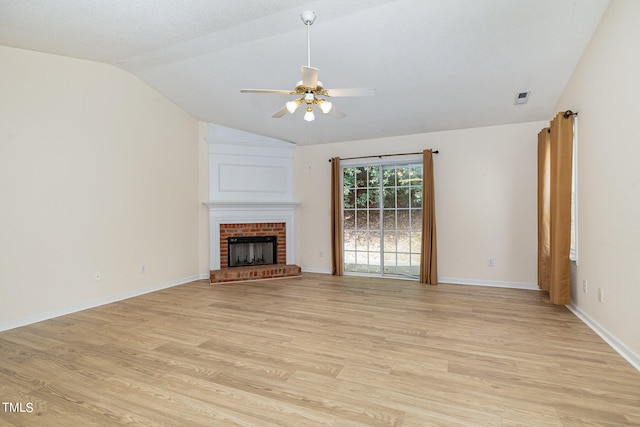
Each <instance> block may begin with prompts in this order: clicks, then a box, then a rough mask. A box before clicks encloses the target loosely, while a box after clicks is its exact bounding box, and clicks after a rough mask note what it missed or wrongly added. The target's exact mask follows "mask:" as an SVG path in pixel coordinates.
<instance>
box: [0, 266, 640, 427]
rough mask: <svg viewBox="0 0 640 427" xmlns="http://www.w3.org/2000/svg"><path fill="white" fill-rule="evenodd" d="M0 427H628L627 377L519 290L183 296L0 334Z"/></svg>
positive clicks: (273, 284)
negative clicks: (132, 426)
mask: <svg viewBox="0 0 640 427" xmlns="http://www.w3.org/2000/svg"><path fill="white" fill-rule="evenodd" d="M0 400H1V401H2V402H9V403H12V404H14V406H13V409H14V410H15V409H16V408H17V406H15V404H17V403H20V404H21V405H22V408H23V409H25V408H27V406H26V404H27V403H29V404H31V405H32V406H33V411H31V412H27V411H26V410H25V411H23V412H15V411H13V412H12V411H11V410H8V409H11V408H10V407H9V406H8V405H4V404H3V406H0V425H2V426H14V425H15V426H39V425H42V426H57V425H60V426H76V425H77V426H90V425H99V426H105V425H123V424H130V425H145V426H147V425H148V426H199V425H202V426H295V427H299V426H402V427H410V426H411V427H417V426H420V427H423V426H536V427H539V426H585V425H590V426H623V425H640V372H638V371H637V370H635V369H634V368H633V367H632V366H631V365H629V364H628V363H627V362H626V361H625V360H624V359H623V358H621V357H620V356H619V355H618V354H617V353H615V352H614V351H613V350H612V349H611V348H610V347H609V346H608V345H607V344H606V343H605V342H603V341H602V340H601V339H600V338H599V337H598V336H597V335H596V334H595V333H593V332H592V331H591V330H590V329H589V328H588V327H587V326H586V325H584V324H583V323H582V322H581V321H580V320H579V319H577V318H576V317H575V316H574V315H573V314H572V313H571V312H569V311H568V310H567V309H566V308H565V307H557V306H553V305H551V304H550V303H549V302H548V298H547V297H546V296H545V294H544V293H541V292H536V291H527V290H516V289H502V288H485V287H477V286H456V285H445V284H441V285H439V286H437V287H431V286H426V285H420V284H418V283H416V282H412V281H405V280H389V279H379V278H362V277H353V276H346V277H342V278H337V277H332V276H328V275H322V274H309V273H305V274H304V275H303V277H301V278H290V279H276V280H271V281H263V282H244V283H232V284H220V285H209V284H208V282H207V281H198V282H193V283H189V284H185V285H181V286H177V287H174V288H170V289H166V290H162V291H159V292H155V293H152V294H147V295H143V296H140V297H136V298H132V299H129V300H126V301H121V302H117V303H113V304H109V305H105V306H102V307H97V308H94V309H90V310H86V311H83V312H79V313H75V314H71V315H67V316H63V317H59V318H56V319H52V320H47V321H44V322H40V323H37V324H33V325H29V326H25V327H21V328H16V329H13V330H10V331H5V332H1V333H0Z"/></svg>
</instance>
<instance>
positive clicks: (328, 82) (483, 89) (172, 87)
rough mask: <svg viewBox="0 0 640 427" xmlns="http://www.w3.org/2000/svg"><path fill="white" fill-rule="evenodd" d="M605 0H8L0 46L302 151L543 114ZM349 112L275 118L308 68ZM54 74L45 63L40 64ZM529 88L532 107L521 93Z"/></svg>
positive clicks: (2, 5)
mask: <svg viewBox="0 0 640 427" xmlns="http://www.w3.org/2000/svg"><path fill="white" fill-rule="evenodd" d="M607 4H608V0H428V1H427V0H395V1H393V0H348V1H347V0H319V1H313V2H304V1H300V0H216V1H213V0H55V1H54V0H29V1H25V0H0V45H5V46H12V47H18V48H23V49H30V50H35V51H40V52H49V53H54V54H58V55H66V56H71V57H77V58H85V59H90V60H95V61H101V62H106V63H109V64H113V65H114V66H116V67H120V68H122V69H125V70H128V71H130V72H131V73H133V74H135V75H136V76H138V77H139V78H140V79H141V80H143V81H145V82H146V83H147V84H149V85H150V86H152V87H154V88H155V89H156V90H158V91H159V92H160V93H162V94H164V95H165V96H166V97H167V98H169V99H171V100H172V101H173V102H175V103H176V104H178V105H180V106H181V107H182V108H184V109H185V110H186V111H187V112H189V113H190V114H192V115H193V116H194V117H196V118H197V119H199V120H202V121H206V122H211V123H216V124H220V125H223V126H227V127H232V128H236V129H240V130H243V131H247V132H252V133H256V134H260V135H265V136H269V137H273V138H279V139H283V140H287V141H291V142H295V143H297V144H301V145H308V144H317V143H326V142H335V141H350V140H358V139H370V138H378V137H387V136H395V135H407V134H416V133H423V132H433V131H441V130H449V129H462V128H469V127H481V126H490V125H498V124H507V123H518V122H527V121H536V120H548V119H550V118H551V117H552V115H553V114H554V111H553V108H554V106H555V103H556V100H557V98H558V97H559V95H560V93H561V91H562V89H563V88H564V86H565V84H566V82H567V80H568V79H569V77H570V76H571V73H572V72H573V69H574V68H575V66H576V64H577V62H578V60H579V58H580V55H581V54H582V52H583V51H584V49H585V47H586V46H587V43H588V42H589V40H590V38H591V35H592V33H593V31H594V30H595V28H596V26H597V24H598V22H599V21H600V18H601V16H602V14H603V12H604V10H605V9H606V6H607ZM304 10H313V11H315V12H316V14H317V20H316V22H315V23H314V24H313V26H312V27H311V65H312V66H314V67H316V68H319V69H320V80H322V82H323V83H324V85H325V87H327V88H344V87H372V88H375V89H376V90H377V95H376V96H375V97H366V98H333V99H332V101H333V103H334V105H335V106H337V107H339V108H340V109H341V110H342V111H343V112H345V113H346V114H347V117H346V118H344V119H342V120H335V119H333V118H332V117H329V116H323V115H322V114H321V113H319V112H318V113H316V120H315V121H314V122H311V123H307V122H305V121H303V120H302V115H303V111H302V109H300V110H298V111H297V112H296V113H295V114H293V115H289V114H287V115H285V116H284V117H283V118H281V119H274V118H271V116H272V114H273V113H274V112H276V111H277V110H278V109H280V108H281V107H282V106H283V105H284V103H285V102H286V101H288V100H290V99H293V98H294V97H292V96H288V95H264V94H241V93H240V89H242V88H267V89H291V90H293V89H294V87H295V84H296V82H297V81H298V80H300V78H301V77H300V66H301V65H306V62H307V50H306V49H307V40H306V27H305V26H304V24H303V23H302V21H301V20H300V17H299V15H300V13H301V12H302V11H304ZM45 71H46V70H43V72H45ZM521 91H531V96H530V99H529V102H528V103H527V104H526V105H519V106H516V105H514V99H515V97H516V94H517V93H518V92H521Z"/></svg>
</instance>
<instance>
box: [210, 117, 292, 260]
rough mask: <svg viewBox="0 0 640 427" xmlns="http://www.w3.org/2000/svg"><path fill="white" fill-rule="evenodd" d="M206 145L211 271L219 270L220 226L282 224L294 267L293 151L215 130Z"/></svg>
mask: <svg viewBox="0 0 640 427" xmlns="http://www.w3.org/2000/svg"><path fill="white" fill-rule="evenodd" d="M207 142H208V143H209V201H207V202H205V203H204V204H205V205H206V206H207V207H208V208H209V244H210V260H209V265H210V267H211V270H219V269H220V225H221V224H245V223H263V222H284V223H285V224H286V246H287V254H286V256H287V264H294V263H295V247H294V245H295V243H294V242H295V239H294V211H295V208H296V207H297V206H298V205H299V203H298V202H295V201H293V200H292V189H293V149H294V148H295V145H294V144H291V143H289V142H286V141H280V140H276V139H273V138H267V137H263V136H260V135H255V134H250V133H247V132H242V131H238V130H235V129H230V128H226V127H223V126H218V125H214V124H210V125H209V133H208V136H207Z"/></svg>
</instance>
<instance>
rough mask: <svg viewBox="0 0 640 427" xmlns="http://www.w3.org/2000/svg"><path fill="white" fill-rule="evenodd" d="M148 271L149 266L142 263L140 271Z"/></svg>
mask: <svg viewBox="0 0 640 427" xmlns="http://www.w3.org/2000/svg"><path fill="white" fill-rule="evenodd" d="M146 272H147V266H146V265H144V264H142V265H141V266H140V273H142V274H144V273H146Z"/></svg>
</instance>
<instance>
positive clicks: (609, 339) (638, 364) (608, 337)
mask: <svg viewBox="0 0 640 427" xmlns="http://www.w3.org/2000/svg"><path fill="white" fill-rule="evenodd" d="M566 307H567V308H568V309H569V310H571V312H572V313H573V314H575V315H576V317H577V318H578V319H580V320H582V321H583V322H584V323H585V324H586V325H587V326H588V327H590V328H591V329H592V330H593V332H595V333H596V334H598V335H599V336H600V338H602V339H603V340H604V341H605V342H606V343H607V344H609V346H610V347H611V348H613V349H614V350H615V351H616V352H617V353H618V354H619V355H620V356H622V357H623V358H624V359H625V360H626V361H627V362H629V363H630V364H631V366H633V367H634V368H636V369H637V370H638V371H640V356H638V355H637V354H635V353H634V352H633V351H631V349H629V347H627V346H626V345H625V344H624V343H623V342H622V341H620V340H619V339H618V338H616V337H615V336H614V335H612V334H611V333H609V331H607V330H606V329H605V328H604V327H602V325H600V324H599V323H598V322H596V321H595V320H593V319H592V318H591V317H590V316H589V315H588V314H587V313H585V312H584V311H582V310H581V309H580V308H578V307H576V306H575V305H573V304H570V305H567V306H566Z"/></svg>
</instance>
